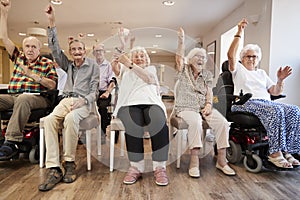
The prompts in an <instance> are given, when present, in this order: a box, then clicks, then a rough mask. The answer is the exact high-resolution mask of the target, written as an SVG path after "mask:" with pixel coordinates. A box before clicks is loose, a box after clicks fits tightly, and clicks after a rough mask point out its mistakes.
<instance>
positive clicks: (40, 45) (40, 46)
mask: <svg viewBox="0 0 300 200" xmlns="http://www.w3.org/2000/svg"><path fill="white" fill-rule="evenodd" d="M32 39H33V40H36V41H37V42H38V45H39V46H38V48H39V49H41V48H42V42H41V41H40V40H39V39H37V37H34V36H29V37H26V38H24V40H23V43H22V46H23V48H24V45H25V42H26V41H27V40H32Z"/></svg>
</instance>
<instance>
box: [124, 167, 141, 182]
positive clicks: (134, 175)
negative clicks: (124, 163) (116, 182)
mask: <svg viewBox="0 0 300 200" xmlns="http://www.w3.org/2000/svg"><path fill="white" fill-rule="evenodd" d="M141 176H142V173H141V172H140V171H139V170H138V169H137V168H136V167H129V169H128V172H127V174H126V176H125V178H124V180H123V183H125V184H127V185H131V184H134V183H135V182H136V181H137V180H138V179H139V178H140V177H141Z"/></svg>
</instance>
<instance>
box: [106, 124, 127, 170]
mask: <svg viewBox="0 0 300 200" xmlns="http://www.w3.org/2000/svg"><path fill="white" fill-rule="evenodd" d="M116 131H119V134H120V137H121V152H120V156H124V148H125V127H124V125H123V123H122V121H121V120H120V119H118V118H112V119H111V121H110V151H109V152H110V153H109V156H110V157H109V171H110V172H112V171H113V170H114V150H115V135H116Z"/></svg>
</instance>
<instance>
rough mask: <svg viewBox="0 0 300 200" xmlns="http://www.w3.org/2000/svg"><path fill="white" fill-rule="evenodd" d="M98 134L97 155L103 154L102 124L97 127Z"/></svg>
mask: <svg viewBox="0 0 300 200" xmlns="http://www.w3.org/2000/svg"><path fill="white" fill-rule="evenodd" d="M96 134H97V155H98V156H101V125H99V126H98V127H97V129H96Z"/></svg>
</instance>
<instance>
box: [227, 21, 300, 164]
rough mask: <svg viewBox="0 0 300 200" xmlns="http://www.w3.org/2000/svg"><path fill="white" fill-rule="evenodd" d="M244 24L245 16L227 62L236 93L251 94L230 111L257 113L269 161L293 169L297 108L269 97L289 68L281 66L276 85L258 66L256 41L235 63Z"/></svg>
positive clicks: (299, 136)
mask: <svg viewBox="0 0 300 200" xmlns="http://www.w3.org/2000/svg"><path fill="white" fill-rule="evenodd" d="M247 24H248V22H247V20H246V19H242V20H241V21H240V22H239V24H238V32H237V33H236V35H235V36H234V39H233V41H232V43H231V46H230V48H229V50H228V61H229V70H230V71H231V73H232V77H233V82H234V92H235V94H238V93H239V92H240V91H241V90H243V92H244V93H252V98H251V99H250V100H248V101H247V102H246V103H245V104H244V105H234V106H233V107H232V111H242V112H249V113H252V114H254V115H256V116H257V117H258V118H259V119H260V121H261V123H262V124H263V126H264V127H265V129H266V131H267V135H268V137H269V154H270V155H269V161H270V162H272V163H273V164H274V165H275V166H277V167H279V168H293V166H294V167H296V166H298V165H300V162H299V161H298V160H297V159H295V158H294V157H293V156H292V155H291V154H299V152H300V109H299V107H298V106H295V105H288V104H284V103H279V102H274V101H271V99H270V95H274V96H277V95H279V94H281V92H282V89H283V81H284V79H285V78H287V77H288V76H290V75H291V73H292V68H291V67H290V66H285V67H280V68H279V69H278V71H277V83H276V84H275V83H274V82H273V81H272V80H271V79H270V77H269V76H268V75H267V74H266V72H265V71H264V70H262V69H258V64H259V62H260V60H261V57H262V53H261V49H260V47H259V46H258V45H256V44H248V45H246V46H245V47H244V48H243V49H242V51H241V52H240V59H241V63H239V62H237V59H236V57H237V56H236V55H237V49H238V46H239V42H240V38H241V35H242V34H243V32H244V29H245V27H246V26H247Z"/></svg>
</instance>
